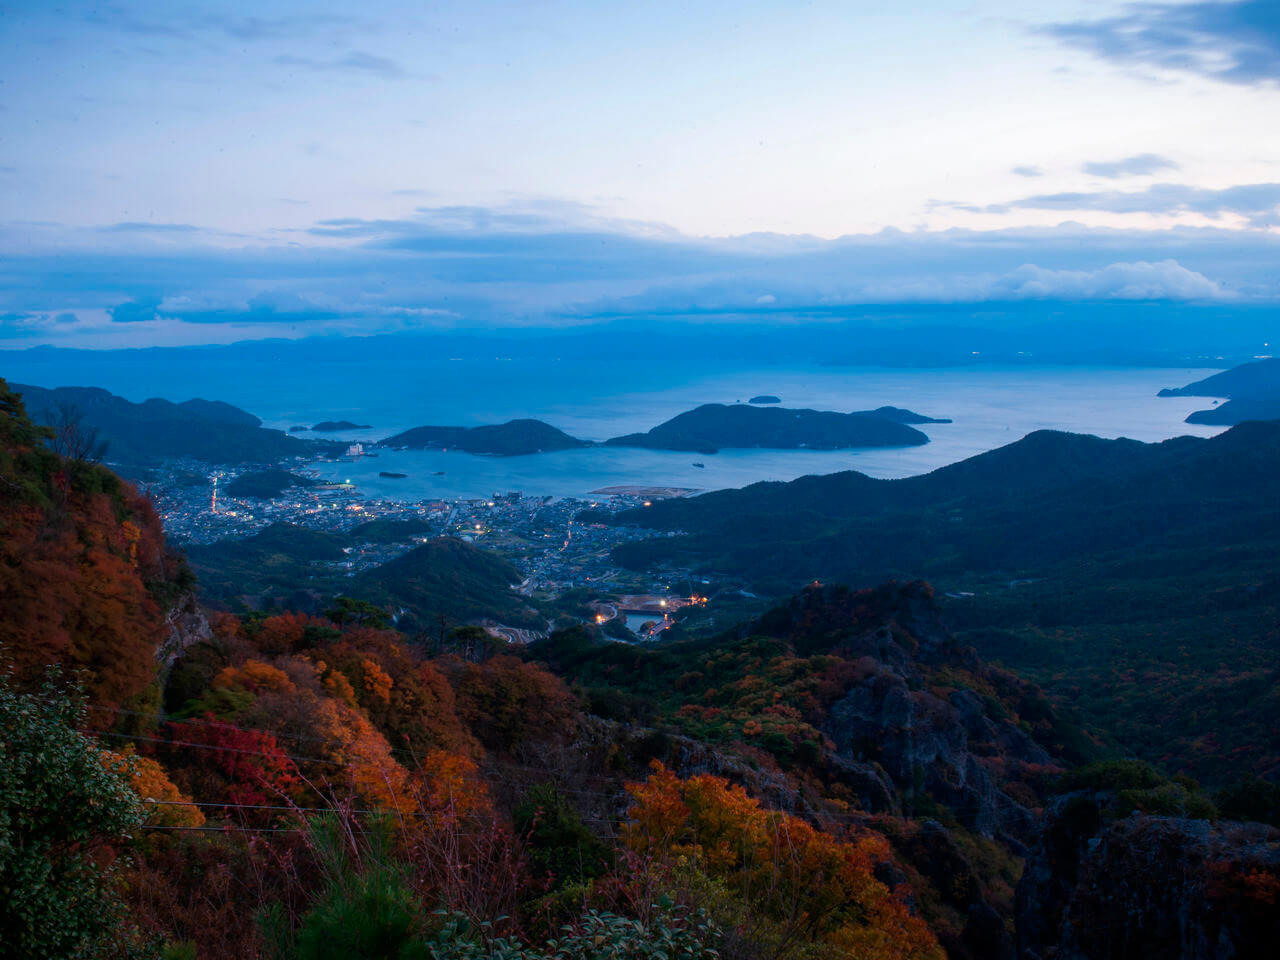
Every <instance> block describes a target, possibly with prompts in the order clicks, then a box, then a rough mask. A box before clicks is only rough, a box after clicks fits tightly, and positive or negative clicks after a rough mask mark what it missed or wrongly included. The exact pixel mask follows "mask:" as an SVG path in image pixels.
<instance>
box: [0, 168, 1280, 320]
mask: <svg viewBox="0 0 1280 960" xmlns="http://www.w3.org/2000/svg"><path fill="white" fill-rule="evenodd" d="M1274 189H1275V191H1276V192H1275V193H1271V194H1268V195H1266V196H1262V197H1260V198H1256V199H1249V198H1248V197H1246V196H1244V195H1234V194H1227V195H1225V196H1217V195H1215V196H1213V197H1208V198H1206V197H1205V196H1202V195H1201V194H1199V193H1194V192H1193V193H1191V194H1186V193H1185V192H1176V193H1175V195H1174V196H1166V195H1164V194H1161V193H1159V192H1155V193H1153V192H1151V191H1138V192H1135V193H1134V194H1133V195H1130V194H1125V193H1118V192H1117V193H1116V194H1115V195H1114V196H1113V195H1112V194H1110V193H1101V194H1078V195H1045V196H1044V197H1041V198H1025V200H1024V201H1020V202H1025V203H1027V204H1029V205H1034V204H1043V205H1046V206H1048V207H1049V208H1051V209H1067V208H1070V207H1073V206H1081V205H1084V206H1089V205H1091V204H1092V205H1093V206H1096V207H1117V206H1123V207H1124V208H1125V209H1168V208H1170V207H1174V206H1177V205H1178V204H1181V205H1182V206H1183V207H1185V206H1188V205H1199V206H1201V207H1204V208H1205V209H1217V208H1219V207H1223V206H1226V205H1229V206H1233V207H1235V208H1239V209H1245V210H1251V211H1258V210H1261V209H1262V208H1263V207H1264V206H1265V205H1266V203H1268V202H1269V203H1271V204H1272V205H1273V207H1274V204H1275V203H1276V202H1277V199H1276V198H1277V197H1280V185H1277V186H1276V187H1275V188H1274ZM1176 190H1177V191H1184V190H1185V188H1176ZM1115 196H1118V197H1122V198H1127V199H1125V200H1124V201H1123V203H1119V202H1110V200H1114V197H1115ZM1210 201H1212V202H1210ZM556 209H557V208H555V206H554V205H547V206H546V207H545V210H544V212H540V211H539V209H537V208H536V207H535V208H532V209H531V208H529V207H499V208H494V209H485V208H479V207H467V208H459V207H445V208H438V209H424V210H422V211H420V212H419V213H417V214H415V215H414V216H411V217H406V218H402V219H398V220H391V219H388V220H377V221H369V220H360V219H353V218H345V219H337V220H330V221H326V222H324V223H320V224H316V225H315V226H314V227H313V228H311V229H310V230H307V231H284V232H282V233H280V234H279V236H280V238H281V239H280V240H278V241H276V242H273V243H268V244H264V243H262V242H261V241H259V242H258V243H257V244H256V245H254V244H251V243H250V242H249V241H247V240H246V241H241V242H239V243H227V242H224V241H223V239H222V238H220V237H215V235H214V234H211V233H206V232H203V231H199V230H196V231H185V230H178V231H174V232H172V233H167V234H164V236H163V238H162V239H161V240H157V239H156V237H155V236H154V235H153V233H152V232H150V231H148V230H131V229H126V230H123V231H112V232H110V233H109V235H108V234H106V233H104V232H103V231H102V230H101V229H98V228H89V229H86V228H74V227H69V226H61V227H60V226H57V225H47V224H46V225H31V224H21V225H15V224H7V225H6V224H0V313H5V314H8V315H9V319H8V320H7V321H5V322H4V323H3V324H0V339H2V338H16V337H23V338H25V339H24V342H35V341H36V340H37V339H38V336H45V337H47V338H49V339H54V338H55V337H56V338H57V339H58V341H59V342H63V343H72V342H75V341H74V339H73V338H75V337H81V336H89V335H93V336H98V335H101V336H103V337H105V336H107V335H108V333H107V332H108V331H113V330H114V331H115V333H113V334H111V336H113V337H115V338H116V341H113V342H118V340H119V339H120V338H126V339H128V342H130V343H142V342H146V340H145V338H147V337H150V336H152V335H159V334H160V333H162V332H163V333H164V334H165V336H168V337H169V338H170V339H171V340H172V339H173V338H175V337H176V338H178V339H181V340H182V341H183V342H212V341H214V340H218V339H222V340H225V339H226V337H227V336H230V333H228V331H232V330H234V331H237V333H238V335H239V336H240V337H248V338H261V337H265V336H303V335H307V334H336V335H347V334H361V335H366V334H374V333H382V332H401V331H410V330H442V329H444V330H447V329H465V330H470V331H483V330H488V329H501V328H521V327H524V328H539V329H545V328H549V327H580V326H584V325H592V324H596V323H601V322H612V321H610V319H609V318H616V317H626V318H634V322H637V323H641V322H647V321H646V320H645V319H644V318H649V317H662V316H667V317H686V318H695V319H699V320H716V319H727V318H732V317H735V316H745V317H750V318H753V319H752V322H756V323H771V324H772V323H793V322H797V320H796V318H798V317H805V316H808V317H839V316H846V315H848V313H849V311H850V310H851V309H855V308H857V307H858V305H885V304H895V303H899V304H920V305H923V304H938V305H947V304H981V303H988V302H997V301H1007V302H1012V301H1021V302H1027V303H1034V302H1038V301H1042V300H1053V299H1055V298H1059V299H1062V300H1078V301H1081V302H1085V301H1087V302H1091V303H1095V302H1101V301H1104V300H1115V301H1117V302H1128V301H1131V300H1161V301H1166V302H1171V301H1180V302H1196V303H1199V302H1203V301H1214V302H1231V303H1234V304H1241V303H1244V304H1275V303H1280V282H1277V277H1276V274H1275V266H1274V265H1275V263H1277V262H1280V234H1277V233H1272V232H1267V231H1256V230H1255V231H1242V230H1238V229H1225V228H1208V227H1195V228H1193V227H1175V228H1170V229H1163V230H1121V229H1113V228H1111V229H1108V228H1092V227H1085V226H1082V225H1080V224H1070V223H1067V224H1062V225H1059V226H1056V227H1036V228H1032V227H1016V228H1008V229H1000V230H960V229H956V230H947V231H934V232H931V231H923V230H921V231H900V230H883V231H880V232H878V233H874V234H865V235H856V236H848V237H842V238H839V239H836V240H824V239H820V238H815V237H809V236H786V235H781V234H752V235H746V236H739V237H728V238H697V237H689V236H684V235H680V234H677V233H675V232H674V231H670V230H666V229H664V228H661V227H660V226H656V225H653V224H644V225H631V226H628V225H626V224H624V223H617V222H614V221H610V220H608V218H604V217H601V216H599V215H598V214H597V213H596V212H594V211H591V210H589V209H586V208H577V207H573V206H563V207H561V208H558V212H554V213H553V212H551V211H553V210H556ZM1253 215H1254V216H1255V217H1256V216H1261V215H1262V214H1261V213H1255V214H1253ZM61 313H67V314H71V313H74V314H75V315H76V316H77V317H78V318H79V322H78V323H72V322H70V321H66V322H65V323H60V322H59V321H58V320H57V319H56V316H57V315H58V314H61ZM19 317H21V318H24V319H21V320H19V319H17V318H19ZM41 317H47V318H48V319H43V320H42V319H40V318H41ZM214 328H220V329H219V330H218V332H216V333H215V332H214ZM33 330H39V331H41V332H40V333H39V334H38V336H37V334H33V332H32V331H33ZM183 330H185V331H186V332H185V333H181V332H175V331H183Z"/></svg>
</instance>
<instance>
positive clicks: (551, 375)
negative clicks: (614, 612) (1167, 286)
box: [0, 352, 1221, 501]
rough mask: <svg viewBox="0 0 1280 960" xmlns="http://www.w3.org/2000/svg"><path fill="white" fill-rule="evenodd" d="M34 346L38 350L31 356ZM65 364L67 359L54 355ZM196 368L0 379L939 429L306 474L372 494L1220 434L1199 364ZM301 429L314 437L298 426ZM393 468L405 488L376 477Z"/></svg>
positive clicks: (124, 389) (352, 402)
mask: <svg viewBox="0 0 1280 960" xmlns="http://www.w3.org/2000/svg"><path fill="white" fill-rule="evenodd" d="M33 353H34V354H35V356H34V357H33ZM68 356H70V357H71V359H70V360H68V359H67V357H68ZM216 356H217V355H215V356H214V361H212V362H204V363H200V364H195V365H187V364H182V365H177V364H173V363H142V362H138V361H133V362H127V363H122V362H119V361H118V360H113V357H112V355H110V354H103V355H100V356H99V357H95V356H94V355H93V354H92V353H89V352H77V353H74V354H71V355H67V354H63V355H61V356H59V357H58V358H57V361H56V362H52V363H51V362H50V360H51V359H53V358H48V357H42V356H40V355H39V353H38V352H27V353H10V354H8V355H7V356H5V357H4V358H3V360H2V361H0V362H3V363H4V367H5V368H4V369H3V370H0V374H3V375H4V376H5V377H6V379H9V380H10V381H14V382H19V383H21V382H28V383H35V384H37V385H39V386H71V385H75V386H101V387H105V388H106V389H108V390H111V391H112V392H113V393H117V394H121V395H123V396H125V397H127V398H128V399H130V400H134V401H140V400H144V399H146V398H148V397H163V398H165V399H169V400H175V401H180V400H185V399H189V398H191V397H203V398H205V399H216V400H225V401H227V402H229V403H233V404H235V405H236V406H239V407H242V408H244V409H246V410H248V411H250V412H252V413H254V414H256V415H257V416H258V417H260V418H262V420H263V421H264V423H265V424H266V425H267V426H271V427H278V428H280V429H285V430H287V429H289V428H290V427H292V426H298V425H310V424H314V423H317V422H319V421H321V420H350V421H352V422H355V423H360V424H368V425H369V426H368V428H367V429H360V430H349V431H344V432H342V433H338V434H324V436H326V437H329V438H337V439H343V440H349V441H351V442H363V443H366V444H367V443H369V442H370V441H374V440H378V439H381V438H384V437H388V436H391V435H392V434H395V433H397V432H399V431H401V430H404V429H407V428H409V427H414V426H420V425H424V424H432V425H455V424H460V425H468V426H474V425H479V424H484V423H501V422H503V421H505V420H509V419H513V418H517V417H533V418H537V419H540V420H544V421H546V422H548V423H550V424H552V425H553V426H556V427H559V428H560V429H562V430H564V431H566V432H567V433H569V434H571V435H573V436H576V437H580V438H582V439H584V440H604V439H607V438H609V437H613V436H618V435H621V434H625V433H634V432H641V431H644V430H648V429H649V428H650V427H653V426H655V425H656V424H659V423H661V422H663V421H664V420H667V419H669V418H671V417H673V416H675V415H676V414H678V413H681V412H683V411H685V410H689V409H691V408H693V407H695V406H697V405H699V404H702V403H745V402H746V401H747V400H748V399H749V398H751V397H752V396H756V395H759V394H772V395H775V396H777V397H779V398H780V399H781V400H782V406H785V407H797V408H801V407H803V408H811V409H815V410H838V411H843V412H849V411H853V410H868V409H873V408H875V407H879V406H884V405H891V406H897V407H906V408H908V409H910V410H913V411H915V412H917V413H921V414H925V415H927V416H930V417H940V418H948V419H950V420H951V421H952V422H951V423H939V424H923V425H921V426H919V427H918V429H920V430H922V431H924V433H925V434H927V435H928V437H929V443H927V444H925V445H924V446H919V447H906V448H894V449H869V450H836V451H816V450H755V449H752V450H722V451H721V452H719V453H715V454H697V453H678V452H671V451H660V450H643V449H638V448H606V447H595V448H585V449H577V450H566V451H558V452H554V453H544V454H535V455H531V456H522V457H495V456H476V455H472V454H467V453H461V452H456V451H449V452H443V451H394V450H381V451H378V453H379V455H378V456H377V457H365V458H358V459H355V460H352V461H340V462H334V463H320V464H316V465H315V467H314V469H315V471H316V472H317V473H318V474H319V475H320V476H322V477H324V478H326V479H332V480H342V481H350V482H352V483H354V484H355V485H356V486H357V488H358V490H359V491H360V492H361V493H362V494H364V495H365V496H367V497H369V498H378V499H392V500H406V501H417V500H424V499H434V498H444V499H454V498H473V497H490V496H492V495H493V494H494V493H507V492H512V491H520V492H522V493H524V494H526V495H529V496H552V497H584V498H589V497H591V495H592V494H593V493H595V492H596V491H599V490H601V489H604V488H608V487H619V486H626V487H664V488H682V489H685V490H688V491H694V492H705V491H710V490H718V489H723V488H726V487H742V486H745V485H747V484H751V483H756V482H759V481H766V480H774V481H777V480H791V479H794V478H796V477H800V476H804V475H807V474H825V473H833V472H836V471H840V470H858V471H861V472H863V473H866V474H868V475H870V476H873V477H905V476H912V475H915V474H920V473H926V472H928V471H930V470H934V469H936V468H938V467H941V466H944V465H946V464H949V463H953V462H955V461H958V460H962V459H964V458H966V457H970V456H973V455H974V454H978V453H982V452H984V451H986V450H991V449H993V448H995V447H999V446H1003V445H1004V444H1007V443H1011V442H1013V441H1015V440H1018V439H1020V438H1021V437H1023V436H1025V435H1026V434H1028V433H1030V432H1032V431H1035V430H1042V429H1050V430H1065V431H1072V432H1076V433H1089V434H1094V435H1097V436H1101V437H1130V438H1133V439H1135V440H1144V441H1156V440H1164V439H1167V438H1169V437H1174V436H1180V435H1185V434H1191V435H1195V436H1210V435H1212V434H1214V433H1217V432H1219V431H1220V429H1221V428H1214V427H1204V426H1196V425H1192V424H1187V423H1184V422H1183V421H1184V419H1185V418H1186V416H1187V414H1189V413H1190V412H1192V411H1193V410H1198V409H1203V408H1205V407H1207V406H1209V405H1210V404H1211V403H1212V402H1213V401H1211V400H1207V399H1204V398H1160V397H1157V395H1156V394H1157V392H1158V391H1159V390H1160V389H1161V388H1162V387H1172V386H1182V385H1184V384H1187V383H1189V382H1192V381H1194V380H1198V379H1201V378H1202V377H1205V376H1208V375H1209V374H1211V373H1213V372H1216V371H1215V370H1211V369H1201V368H1169V367H1164V368H1153V367H1080V366H1058V367H1055V366H1032V365H1018V366H995V365H992V366H977V365H975V366H965V367H957V368H886V367H866V368H861V367H831V366H822V365H819V364H816V363H815V364H811V365H789V366H780V365H758V366H751V367H745V366H744V367H731V366H724V365H720V366H717V365H715V364H714V361H713V360H710V359H706V358H696V357H684V356H681V357H672V358H670V360H669V361H665V362H664V361H658V362H654V361H652V360H646V361H645V362H643V363H634V364H629V363H627V362H626V359H625V358H619V357H613V356H608V355H602V356H601V357H600V358H599V360H598V361H596V362H586V363H584V362H581V361H574V362H573V363H560V362H557V361H554V360H546V359H537V360H533V359H524V360H522V359H518V358H503V357H493V358H474V357H472V358H457V359H454V358H448V357H433V358H422V357H406V358H405V359H404V361H403V362H402V363H393V364H380V365H377V366H376V367H370V366H367V365H365V366H362V365H353V364H341V363H335V364H330V365H326V364H315V365H296V364H295V365H287V366H283V367H282V366H280V365H270V364H266V363H263V364H260V365H255V364H247V363H236V364H232V363H230V362H225V361H224V362H217V360H216ZM299 436H303V437H306V436H315V434H311V433H301V434H299ZM383 472H388V473H403V474H406V476H405V477H404V478H403V479H392V478H385V477H381V476H379V474H380V473H383Z"/></svg>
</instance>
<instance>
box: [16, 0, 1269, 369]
mask: <svg viewBox="0 0 1280 960" xmlns="http://www.w3.org/2000/svg"><path fill="white" fill-rule="evenodd" d="M1277 115H1280V4H1277V3H1275V2H1274V0H1265V2H1264V0H1240V2H1193V3H1185V2H1173V3H1142V4H1129V3H1116V2H1110V0H1074V2H1059V0H1047V2H1039V3H1026V2H1012V0H967V2H961V0H923V2H916V3H912V4H910V5H905V4H904V5H889V4H884V3H880V2H874V3H873V2H850V0H844V2H813V3H790V2H788V3H782V2H772V3H762V2H749V0H739V2H736V3H716V2H693V3H663V2H654V3H644V4H637V3H612V2H602V0H597V2H591V3H565V2H550V0H548V2H540V0H523V2H519V3H489V2H483V0H472V2H466V3H453V2H441V3H435V4H427V3H422V2H412V3H410V2H406V3H398V2H378V0H368V2H364V3H361V4H350V3H342V4H338V3H325V2H306V3H301V2H281V0H257V2H255V3H252V4H248V3H244V4H240V3H232V2H229V0H222V2H219V3H206V4H201V3H186V2H182V0H164V2H122V3H116V4H110V3H78V2H68V3H57V2H54V0H45V2H38V3H37V2H17V3H7V4H3V3H0V197H2V198H3V203H2V204H0V346H5V347H11V348H12V347H23V346H32V345H37V344H42V343H54V344H60V345H68V346H96V347H108V346H128V345H138V344H147V343H175V344H176V343H200V342H229V341H232V340H237V339H244V338H253V337H265V336H282V335H283V336H290V337H297V336H306V335H309V334H321V333H340V334H352V333H378V332H387V331H397V330H415V329H466V328H469V327H491V326H504V325H520V326H529V325H572V324H581V323H589V322H592V320H593V318H596V317H601V316H612V315H617V314H618V313H629V312H631V313H637V314H643V313H644V312H646V311H659V312H661V311H666V312H673V311H674V312H686V313H688V314H689V315H690V316H697V317H700V318H714V317H717V316H727V315H733V314H735V313H738V314H741V313H743V312H747V313H750V314H751V315H752V316H756V317H760V316H763V317H766V318H767V317H768V316H770V315H771V314H776V315H777V318H778V319H779V320H781V319H785V317H786V316H787V315H788V313H789V312H791V311H794V310H797V309H800V308H804V307H812V306H814V305H831V304H847V303H864V302H866V303H872V302H874V303H885V302H895V301H903V302H922V301H923V302H931V301H936V302H941V303H950V302H982V301H984V300H1010V299H1012V300H1019V299H1054V298H1060V299H1063V300H1071V301H1082V300H1084V301H1087V300H1095V299H1096V300H1127V299H1155V300H1160V299H1168V300H1174V301H1186V302H1213V301H1234V302H1258V301H1264V302H1265V301H1268V300H1271V299H1275V298H1277V297H1280V268H1277V266H1276V264H1277V263H1280V258H1277V256H1276V254H1277V252H1280V251H1278V250H1277V245H1278V244H1280V130H1278V129H1277V125H1276V123H1275V117H1276V116H1277Z"/></svg>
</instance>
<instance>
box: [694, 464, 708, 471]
mask: <svg viewBox="0 0 1280 960" xmlns="http://www.w3.org/2000/svg"><path fill="white" fill-rule="evenodd" d="M694 466H695V467H697V468H698V469H699V470H705V469H706V468H707V465H706V464H705V463H695V464H694Z"/></svg>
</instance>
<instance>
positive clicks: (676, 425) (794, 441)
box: [605, 403, 929, 453]
mask: <svg viewBox="0 0 1280 960" xmlns="http://www.w3.org/2000/svg"><path fill="white" fill-rule="evenodd" d="M928 442H929V438H928V437H927V436H926V435H925V434H923V433H921V432H920V431H919V430H916V429H914V428H912V427H909V426H907V425H905V424H903V423H899V422H897V421H896V420H894V419H890V418H886V417H884V416H881V415H880V414H879V413H876V412H867V413H835V412H831V411H818V410H788V409H785V408H782V407H753V406H748V405H745V404H741V403H738V404H722V403H707V404H703V405H702V406H700V407H698V408H696V409H694V410H689V411H687V412H685V413H682V414H680V415H679V416H676V417H673V418H672V419H670V420H668V421H666V422H665V423H662V424H659V425H658V426H656V427H654V428H653V429H652V430H649V431H648V432H646V433H631V434H627V435H626V436H622V437H614V438H613V439H611V440H606V441H605V444H606V445H607V446H614V447H648V448H650V449H655V450H687V451H692V452H696V453H715V452H717V451H718V450H721V449H723V448H726V447H747V448H749V447H766V448H771V449H775V450H797V449H810V450H840V449H844V448H853V447H911V446H919V445H921V444H925V443H928Z"/></svg>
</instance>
